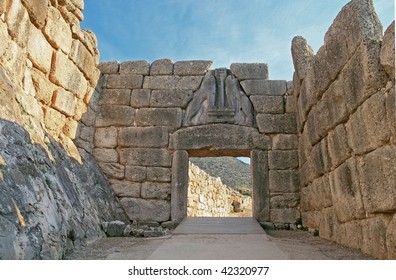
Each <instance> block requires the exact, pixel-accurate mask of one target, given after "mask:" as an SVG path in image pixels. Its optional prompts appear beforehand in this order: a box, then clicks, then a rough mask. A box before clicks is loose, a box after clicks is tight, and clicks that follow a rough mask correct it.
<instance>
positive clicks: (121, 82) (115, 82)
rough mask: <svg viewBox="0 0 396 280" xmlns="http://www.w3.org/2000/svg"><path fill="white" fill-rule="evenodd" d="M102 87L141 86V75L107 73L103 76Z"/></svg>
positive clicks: (128, 87) (129, 87)
mask: <svg viewBox="0 0 396 280" xmlns="http://www.w3.org/2000/svg"><path fill="white" fill-rule="evenodd" d="M105 79H106V80H105V83H104V88H112V89H116V88H124V89H135V88H142V84H143V76H142V75H130V74H109V75H108V76H106V78H105Z"/></svg>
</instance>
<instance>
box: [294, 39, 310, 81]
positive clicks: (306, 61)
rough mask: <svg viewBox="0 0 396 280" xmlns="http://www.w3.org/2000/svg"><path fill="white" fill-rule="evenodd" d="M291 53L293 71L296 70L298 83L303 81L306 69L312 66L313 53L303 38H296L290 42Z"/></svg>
mask: <svg viewBox="0 0 396 280" xmlns="http://www.w3.org/2000/svg"><path fill="white" fill-rule="evenodd" d="M291 52H292V57H293V64H294V69H295V70H296V75H297V77H298V81H299V82H301V81H302V80H304V79H305V76H306V73H307V69H309V68H310V67H311V65H312V61H313V56H314V51H313V50H312V48H311V46H310V45H309V44H308V43H307V40H306V39H305V38H303V37H301V36H296V37H294V38H293V40H292V47H291Z"/></svg>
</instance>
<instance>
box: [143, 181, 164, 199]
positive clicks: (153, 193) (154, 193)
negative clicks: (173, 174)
mask: <svg viewBox="0 0 396 280" xmlns="http://www.w3.org/2000/svg"><path fill="white" fill-rule="evenodd" d="M170 190H171V186H170V184H169V183H158V182H144V183H143V185H142V193H141V196H142V198H155V199H167V198H168V196H169V194H170Z"/></svg>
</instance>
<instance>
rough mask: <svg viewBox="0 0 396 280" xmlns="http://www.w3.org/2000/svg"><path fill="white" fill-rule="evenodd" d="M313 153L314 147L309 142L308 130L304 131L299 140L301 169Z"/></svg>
mask: <svg viewBox="0 0 396 280" xmlns="http://www.w3.org/2000/svg"><path fill="white" fill-rule="evenodd" d="M311 151H312V145H311V143H310V141H309V137H308V133H307V130H304V131H303V133H302V134H301V135H300V137H299V140H298V159H299V162H300V164H299V166H300V167H301V166H303V164H304V163H305V162H306V161H307V158H308V157H309V155H310V153H311Z"/></svg>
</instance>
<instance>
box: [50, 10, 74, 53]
mask: <svg viewBox="0 0 396 280" xmlns="http://www.w3.org/2000/svg"><path fill="white" fill-rule="evenodd" d="M44 34H45V35H46V38H47V40H48V41H49V43H50V44H51V45H52V46H53V47H54V48H56V49H61V50H62V51H63V52H64V53H66V54H69V52H70V49H71V45H72V32H71V29H70V25H69V24H68V23H67V22H66V21H65V20H64V19H63V17H62V15H61V13H60V12H59V10H58V9H56V8H53V7H49V9H48V18H47V21H46V24H45V27H44Z"/></svg>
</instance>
